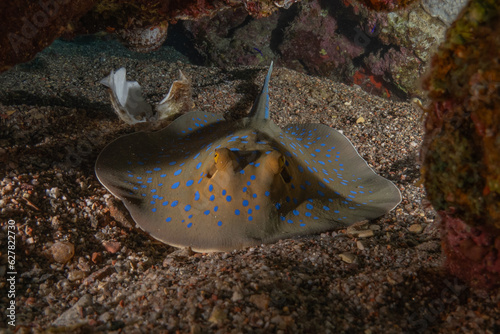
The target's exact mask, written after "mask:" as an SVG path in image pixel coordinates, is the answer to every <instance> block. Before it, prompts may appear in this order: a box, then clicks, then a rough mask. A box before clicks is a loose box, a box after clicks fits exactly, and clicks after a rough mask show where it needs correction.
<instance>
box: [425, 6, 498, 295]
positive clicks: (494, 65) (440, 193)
mask: <svg viewBox="0 0 500 334" xmlns="http://www.w3.org/2000/svg"><path fill="white" fill-rule="evenodd" d="M499 36H500V4H499V3H498V2H497V1H495V0H483V1H471V2H470V4H469V5H468V6H467V9H466V11H465V12H464V13H463V15H462V16H461V17H460V18H459V19H458V20H457V21H456V22H455V23H454V24H453V25H452V27H451V28H450V29H449V30H448V32H447V37H446V42H445V43H443V44H442V45H441V46H440V47H439V51H438V53H437V54H436V55H435V56H434V57H433V58H432V66H431V70H430V73H429V75H428V77H427V79H426V80H425V86H426V88H427V89H428V90H429V97H430V98H431V100H432V103H431V104H430V105H429V107H428V108H427V110H426V112H427V117H426V121H425V130H426V135H425V138H424V146H423V157H424V159H425V161H424V166H423V175H424V177H425V186H426V190H427V194H428V198H429V199H430V201H431V202H432V205H433V206H434V208H435V209H436V210H437V211H438V212H439V214H440V216H441V219H442V229H443V248H444V252H445V254H446V255H447V266H448V267H449V268H450V270H451V271H452V273H454V274H455V275H457V276H459V277H461V278H463V279H466V280H469V281H471V282H472V283H474V284H477V285H479V286H481V287H490V286H494V285H498V284H499V283H500V96H499V92H500V53H499V50H500V37H499Z"/></svg>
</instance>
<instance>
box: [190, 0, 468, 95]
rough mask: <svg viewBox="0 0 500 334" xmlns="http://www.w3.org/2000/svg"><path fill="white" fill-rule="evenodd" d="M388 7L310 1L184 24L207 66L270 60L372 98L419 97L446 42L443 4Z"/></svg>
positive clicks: (228, 13)
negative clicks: (255, 14)
mask: <svg viewBox="0 0 500 334" xmlns="http://www.w3.org/2000/svg"><path fill="white" fill-rule="evenodd" d="M457 1H459V2H460V1H461V2H463V1H464V0H457ZM385 2H386V3H389V2H390V3H392V4H387V5H384V6H381V5H380V4H379V5H373V4H372V5H370V4H369V8H367V7H366V6H363V5H361V4H360V3H358V2H354V1H342V0H332V1H325V0H312V1H303V2H299V3H296V4H294V5H293V6H291V8H290V9H289V10H280V11H279V12H275V13H273V14H272V15H270V16H269V17H266V18H263V19H259V20H255V19H253V18H252V17H250V16H249V15H248V14H246V13H245V12H244V11H239V12H235V11H233V10H228V11H221V12H219V13H217V15H216V17H215V19H212V18H208V17H206V18H202V19H200V20H196V21H186V22H184V23H183V24H184V27H185V28H186V29H187V30H188V31H189V32H190V33H191V34H192V36H193V37H192V38H193V40H194V43H195V47H196V48H197V49H198V51H199V52H200V53H201V54H202V56H204V57H205V59H206V60H207V62H208V63H210V64H214V65H217V66H227V65H233V66H236V65H262V66H265V65H267V64H268V63H269V61H270V59H271V58H273V57H274V59H275V60H276V59H277V63H278V64H279V65H281V66H286V67H288V68H292V69H295V70H298V71H301V72H305V73H309V74H313V75H318V76H323V77H328V78H331V79H333V80H336V81H342V82H344V83H347V84H357V85H359V86H361V87H363V88H364V89H365V90H366V91H368V92H371V93H374V94H378V95H382V96H386V97H390V96H391V95H393V94H396V95H397V96H398V97H400V98H408V97H410V96H422V95H423V92H422V91H421V89H420V86H419V85H420V83H419V81H418V80H416V78H418V77H420V76H422V75H423V74H424V72H425V70H426V64H427V62H428V60H429V59H430V56H431V55H432V54H433V53H434V52H435V51H436V49H437V46H438V45H439V43H441V42H442V41H443V38H444V33H445V30H446V28H447V24H446V23H445V22H444V21H443V20H441V19H440V18H438V16H439V15H440V13H441V12H445V11H443V6H446V5H448V4H446V3H445V4H442V6H441V7H439V5H438V4H433V5H434V7H432V8H431V9H429V8H430V7H429V6H427V7H423V4H421V3H419V2H416V1H413V2H405V1H385ZM455 2H456V1H455ZM380 3H382V2H380ZM409 4H411V5H409ZM388 6H389V7H388ZM450 6H454V11H452V10H447V11H446V12H447V13H448V12H450V13H451V12H456V11H457V9H458V8H459V5H457V4H455V3H453V4H450ZM380 8H382V9H388V8H392V9H399V10H398V11H395V12H386V11H381V10H379V9H380ZM426 8H427V10H426ZM373 9H377V10H375V11H374V10H373ZM451 15H452V14H450V15H449V17H451ZM269 31H271V34H269Z"/></svg>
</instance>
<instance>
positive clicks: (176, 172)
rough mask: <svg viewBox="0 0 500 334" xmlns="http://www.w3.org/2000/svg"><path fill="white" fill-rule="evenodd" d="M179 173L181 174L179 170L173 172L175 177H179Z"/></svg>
mask: <svg viewBox="0 0 500 334" xmlns="http://www.w3.org/2000/svg"><path fill="white" fill-rule="evenodd" d="M180 173H182V169H179V170H177V171H175V173H174V175H175V176H177V175H179V174H180Z"/></svg>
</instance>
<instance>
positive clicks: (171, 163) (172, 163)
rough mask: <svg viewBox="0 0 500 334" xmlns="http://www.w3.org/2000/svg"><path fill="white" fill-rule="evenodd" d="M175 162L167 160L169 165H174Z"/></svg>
mask: <svg viewBox="0 0 500 334" xmlns="http://www.w3.org/2000/svg"><path fill="white" fill-rule="evenodd" d="M176 163H177V162H176V161H171V162H169V163H168V164H169V165H170V166H173V165H175V164H176Z"/></svg>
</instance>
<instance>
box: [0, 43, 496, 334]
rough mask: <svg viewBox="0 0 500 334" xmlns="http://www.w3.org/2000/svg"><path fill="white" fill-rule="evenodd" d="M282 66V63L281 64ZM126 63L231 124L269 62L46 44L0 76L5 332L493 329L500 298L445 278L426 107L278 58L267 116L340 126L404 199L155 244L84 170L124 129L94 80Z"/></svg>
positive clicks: (153, 89) (148, 93)
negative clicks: (389, 205) (247, 243)
mask: <svg viewBox="0 0 500 334" xmlns="http://www.w3.org/2000/svg"><path fill="white" fill-rule="evenodd" d="M276 65H277V66H276ZM122 66H123V67H126V69H127V72H128V79H129V80H137V81H138V82H139V83H140V84H141V85H142V87H143V93H144V96H145V98H146V99H147V100H148V101H150V102H151V103H155V102H159V101H160V100H161V99H162V98H163V97H164V95H165V94H166V93H167V92H168V90H169V88H170V85H171V83H172V82H173V81H174V80H176V79H177V77H178V70H182V71H183V73H184V74H185V75H186V76H188V77H189V78H190V79H191V80H192V83H193V101H194V104H195V105H194V107H193V110H202V111H207V112H212V113H217V114H223V115H225V116H226V117H231V118H239V117H243V116H244V115H245V113H246V112H247V111H248V110H249V108H250V107H251V105H252V103H253V101H254V99H255V97H256V95H257V94H258V92H259V90H260V87H261V84H262V82H263V79H264V76H265V74H266V71H267V68H253V67H241V68H227V69H219V68H208V67H201V66H195V65H192V64H190V63H189V61H188V59H187V58H186V57H184V56H183V55H181V54H179V53H176V52H175V50H173V49H171V48H162V50H161V51H159V52H157V53H152V54H148V55H138V54H135V53H133V52H129V51H127V50H125V49H123V48H122V47H121V46H120V45H118V44H117V43H115V42H113V41H109V40H105V39H97V40H92V41H90V42H88V41H87V42H86V41H80V42H62V41H57V42H56V43H55V44H54V45H53V46H51V47H50V48H48V49H46V50H45V51H44V52H43V53H41V54H39V55H38V56H37V58H36V59H35V60H33V61H31V62H30V63H28V64H22V65H18V66H16V67H15V68H13V69H11V70H10V71H8V72H5V73H3V74H1V75H0V194H1V199H0V223H1V229H0V240H1V241H0V245H1V249H0V252H1V255H2V257H1V264H0V277H1V278H2V279H1V280H0V308H1V309H2V315H1V316H0V327H2V328H4V327H5V328H8V329H7V330H0V332H1V333H12V332H14V329H15V328H14V327H12V326H9V325H8V324H7V322H8V321H10V319H9V318H8V317H7V316H6V314H7V311H4V310H6V307H7V305H10V304H9V303H10V300H11V299H9V297H8V294H7V291H8V289H9V288H10V283H7V281H6V280H5V279H4V278H9V277H11V276H12V275H11V274H9V272H11V271H12V270H11V268H10V267H8V266H7V261H8V256H7V255H8V252H7V240H8V231H9V230H8V226H9V220H10V223H11V224H12V225H14V226H15V227H16V239H15V254H16V262H15V265H14V269H15V272H16V273H17V274H15V275H14V276H15V280H16V285H15V294H16V298H15V300H16V319H15V324H16V326H17V329H18V330H17V333H29V332H30V331H32V332H34V333H48V332H50V333H53V332H54V331H50V330H55V329H54V328H53V327H54V326H59V329H58V330H59V332H72V333H99V332H103V333H104V332H106V333H365V334H368V333H401V332H408V333H423V332H429V333H498V332H500V314H499V306H500V294H499V293H498V291H489V292H486V291H483V290H478V289H471V288H469V287H467V286H466V285H465V284H464V283H463V282H461V281H459V280H457V279H455V278H453V277H451V276H449V275H447V273H446V272H445V271H444V270H443V269H442V263H443V256H442V255H441V244H440V235H439V229H438V226H437V224H438V222H437V220H436V214H435V212H434V211H433V209H432V207H431V206H430V204H429V203H428V201H426V199H425V192H424V189H423V186H422V185H421V184H420V182H419V179H420V164H419V148H420V144H421V140H422V134H423V130H422V115H421V111H420V110H419V109H418V108H416V107H414V106H413V105H412V104H411V103H406V102H392V101H388V100H385V99H382V98H379V97H376V96H372V95H370V94H368V93H366V92H364V91H362V90H361V89H359V88H357V87H349V86H346V85H344V84H339V83H336V82H333V81H331V80H328V79H322V78H316V77H311V76H307V75H305V74H301V73H298V72H294V71H291V70H288V69H286V68H281V67H280V66H279V64H275V70H274V72H273V76H272V79H271V84H270V108H271V114H272V119H273V120H274V121H275V122H276V123H277V124H278V125H280V126H284V125H286V124H288V123H303V122H304V123H305V122H309V123H310V122H313V123H314V122H317V123H322V124H326V125H328V126H331V127H333V128H336V129H338V130H341V131H342V132H343V134H344V135H346V136H347V137H348V138H349V139H350V140H351V141H352V143H353V144H354V146H355V147H356V148H357V149H358V151H359V153H360V155H361V156H362V157H363V158H364V159H365V160H366V161H367V162H368V164H369V165H370V166H371V167H372V168H373V169H374V170H375V171H376V172H377V173H379V174H381V175H382V176H384V177H386V178H388V179H390V180H392V181H393V182H394V183H395V184H396V186H397V187H398V188H399V189H400V191H401V193H402V196H403V200H402V202H401V204H400V205H399V206H398V207H396V209H394V210H393V211H392V212H390V213H389V214H387V215H385V216H383V217H381V218H379V219H377V220H374V221H369V222H361V223H360V224H357V225H355V226H352V227H350V228H348V229H344V230H336V231H330V232H328V233H323V234H320V235H311V236H304V237H300V238H295V239H288V240H281V241H279V242H277V243H275V244H268V245H261V246H258V247H252V248H248V249H243V250H238V251H233V252H230V253H211V254H200V253H192V252H190V251H189V250H188V249H175V248H173V247H170V246H167V245H164V244H161V243H159V242H157V241H155V240H153V239H152V238H150V237H148V235H147V234H145V233H144V232H142V231H141V230H139V229H136V228H133V227H132V226H131V225H129V224H127V223H124V222H120V221H118V220H117V219H115V218H114V217H116V216H117V215H116V214H114V217H113V216H111V214H110V209H109V207H108V205H107V202H109V201H110V200H111V197H112V196H111V195H110V194H109V193H108V192H107V191H106V189H105V188H104V187H103V186H102V185H101V184H100V183H99V182H98V180H97V178H96V176H95V174H94V163H95V160H96V157H97V155H98V154H99V152H100V151H101V150H102V149H103V148H104V146H105V145H106V144H107V143H109V142H110V141H112V140H113V139H114V138H117V137H118V136H120V135H122V134H125V133H130V132H132V131H133V129H131V128H130V127H129V126H127V125H125V124H123V123H120V122H119V120H118V118H117V117H116V115H115V114H114V113H113V111H112V109H111V105H110V101H109V98H108V94H107V91H106V89H105V87H104V86H102V85H100V84H99V81H100V79H102V78H103V77H105V76H107V75H108V74H109V72H110V71H111V70H112V69H118V68H119V67H122Z"/></svg>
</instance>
